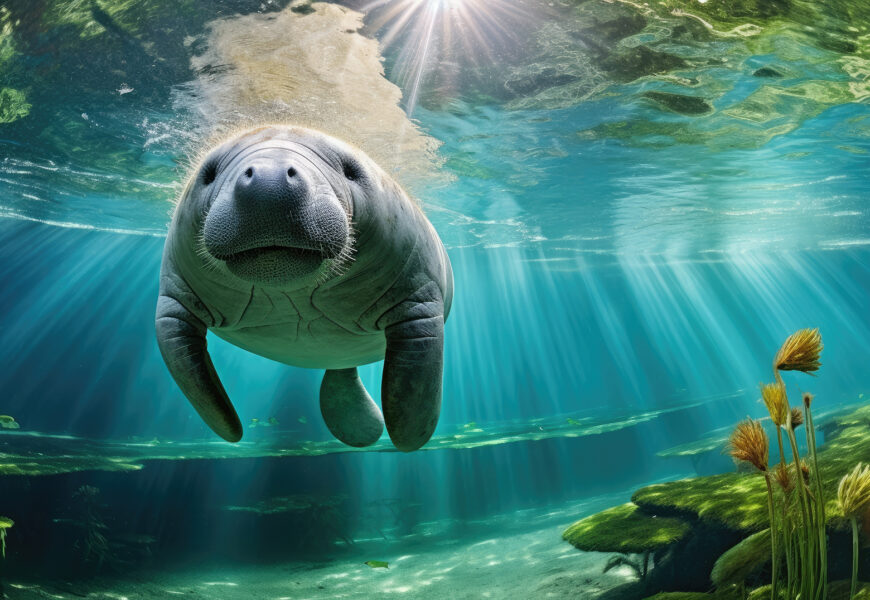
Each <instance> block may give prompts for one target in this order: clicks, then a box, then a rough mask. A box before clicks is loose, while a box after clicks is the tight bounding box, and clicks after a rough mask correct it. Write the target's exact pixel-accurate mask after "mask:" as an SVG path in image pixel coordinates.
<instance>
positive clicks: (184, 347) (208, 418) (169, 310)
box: [156, 295, 242, 442]
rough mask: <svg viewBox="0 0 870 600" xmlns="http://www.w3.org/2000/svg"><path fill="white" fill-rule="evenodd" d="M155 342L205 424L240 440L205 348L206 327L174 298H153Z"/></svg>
mask: <svg viewBox="0 0 870 600" xmlns="http://www.w3.org/2000/svg"><path fill="white" fill-rule="evenodd" d="M156 327H157V344H158V345H159V346H160V353H161V354H162V355H163V360H164V362H166V366H167V367H169V372H170V373H171V374H172V377H173V379H175V382H176V383H177V384H178V387H179V388H181V391H182V392H183V393H184V395H185V396H187V399H188V400H190V403H191V404H193V407H194V408H195V409H196V412H198V413H199V416H201V417H202V419H203V421H205V423H206V425H208V426H209V427H211V428H212V430H213V431H214V432H215V433H216V434H218V435H219V436H221V437H222V438H224V439H225V440H227V441H228V442H238V441H239V440H240V439H242V424H241V422H240V421H239V417H238V415H237V414H236V411H235V409H234V408H233V405H232V404H231V403H230V399H229V398H228V397H227V393H226V392H225V391H224V386H223V385H222V384H221V381H220V379H219V378H218V376H217V373H216V372H215V370H214V365H213V364H212V362H211V357H209V355H208V349H207V348H206V341H205V333H206V326H205V323H203V322H202V321H201V320H200V319H199V318H198V317H197V316H196V315H194V314H192V313H191V312H190V311H189V310H187V309H186V308H185V307H184V306H183V305H182V304H181V303H180V302H179V301H178V300H176V299H174V298H171V297H169V296H164V295H161V296H160V298H159V299H158V300H157V318H156Z"/></svg>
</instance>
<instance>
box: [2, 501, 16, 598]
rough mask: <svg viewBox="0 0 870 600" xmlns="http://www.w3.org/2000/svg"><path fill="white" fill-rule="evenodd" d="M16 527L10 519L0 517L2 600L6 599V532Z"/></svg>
mask: <svg viewBox="0 0 870 600" xmlns="http://www.w3.org/2000/svg"><path fill="white" fill-rule="evenodd" d="M13 525H15V522H14V521H13V520H12V519H10V518H9V517H0V598H5V597H6V594H5V593H4V592H3V569H2V566H3V565H2V563H3V562H5V561H6V532H7V531H8V530H9V529H11V528H12V526H13Z"/></svg>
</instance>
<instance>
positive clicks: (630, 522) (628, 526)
mask: <svg viewBox="0 0 870 600" xmlns="http://www.w3.org/2000/svg"><path fill="white" fill-rule="evenodd" d="M689 529H690V527H689V524H688V523H687V522H685V521H683V520H681V519H675V518H669V517H659V516H657V515H655V514H647V513H645V512H644V511H642V510H640V509H639V508H638V506H637V505H636V504H633V503H631V502H629V503H627V504H623V505H621V506H616V507H614V508H611V509H608V510H605V511H604V512H600V513H598V514H594V515H592V516H589V517H586V518H585V519H580V520H579V521H577V522H576V523H574V524H573V525H571V526H570V527H568V528H567V529H566V530H565V531H564V532H563V533H562V538H563V539H564V540H566V541H568V542H570V543H571V545H573V546H574V547H575V548H577V549H578V550H586V551H593V552H595V551H598V552H622V553H624V554H641V553H644V552H652V551H655V550H659V549H661V548H665V547H667V546H670V545H671V544H673V543H675V542H677V541H679V540H681V539H683V538H684V537H685V536H686V534H687V533H688V532H689Z"/></svg>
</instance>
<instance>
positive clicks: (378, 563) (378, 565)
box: [363, 560, 390, 569]
mask: <svg viewBox="0 0 870 600" xmlns="http://www.w3.org/2000/svg"><path fill="white" fill-rule="evenodd" d="M363 564H365V565H368V566H370V567H371V568H372V569H389V568H390V563H388V562H386V561H383V560H367V561H365V562H364V563H363Z"/></svg>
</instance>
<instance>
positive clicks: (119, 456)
mask: <svg viewBox="0 0 870 600" xmlns="http://www.w3.org/2000/svg"><path fill="white" fill-rule="evenodd" d="M703 404H705V402H692V403H688V404H682V405H679V406H673V407H670V408H663V409H658V410H651V411H645V412H640V413H636V414H626V415H619V416H615V417H610V418H603V417H594V416H582V415H574V416H571V415H561V416H558V417H553V418H546V419H532V420H529V421H522V422H517V421H511V422H506V423H500V424H495V425H483V426H479V425H477V424H476V423H467V424H465V425H460V426H459V427H458V431H457V432H456V433H452V434H450V433H446V434H438V435H435V436H433V437H432V439H431V440H430V441H429V442H428V443H427V444H426V445H425V446H423V447H422V448H421V449H420V450H418V451H432V450H469V449H473V448H482V447H486V446H498V445H503V444H514V443H519V442H533V441H542V440H550V439H557V438H580V437H586V436H591V435H602V434H606V433H611V432H616V431H620V430H623V429H627V428H630V427H635V426H637V425H640V424H642V423H647V422H649V421H652V420H654V419H656V418H658V417H660V416H662V415H666V414H670V413H675V412H679V411H684V410H688V409H691V408H696V407H698V406H701V405H703ZM347 452H398V450H396V448H395V447H394V446H393V444H392V442H391V441H390V439H389V438H387V437H383V438H382V439H381V440H380V441H378V442H377V443H375V444H374V445H372V446H369V447H367V448H354V447H352V446H347V445H345V444H342V443H341V442H339V441H337V440H325V441H304V440H299V439H298V438H297V437H296V436H295V434H294V433H293V432H287V431H280V430H279V431H275V432H274V434H272V435H269V436H268V437H266V438H263V439H259V440H255V441H242V442H238V443H236V444H229V443H227V442H224V441H223V440H219V439H216V438H215V439H209V440H197V441H190V442H181V441H166V440H158V439H156V438H155V439H153V440H151V441H147V440H132V441H131V440H110V439H94V438H84V437H77V436H72V435H58V434H50V433H41V432H36V431H21V430H0V476H4V475H8V476H16V475H18V476H29V477H34V476H40V475H59V474H63V473H75V472H81V471H136V470H139V469H142V468H143V467H144V464H143V463H145V462H149V461H173V460H227V459H246V458H281V457H299V456H323V455H326V454H341V453H347Z"/></svg>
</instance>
